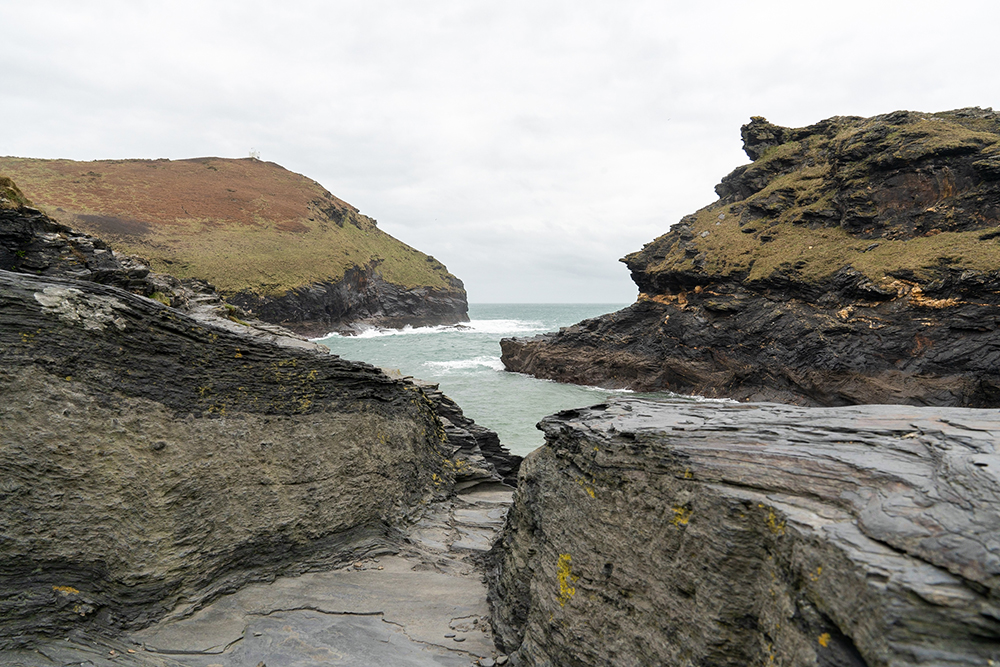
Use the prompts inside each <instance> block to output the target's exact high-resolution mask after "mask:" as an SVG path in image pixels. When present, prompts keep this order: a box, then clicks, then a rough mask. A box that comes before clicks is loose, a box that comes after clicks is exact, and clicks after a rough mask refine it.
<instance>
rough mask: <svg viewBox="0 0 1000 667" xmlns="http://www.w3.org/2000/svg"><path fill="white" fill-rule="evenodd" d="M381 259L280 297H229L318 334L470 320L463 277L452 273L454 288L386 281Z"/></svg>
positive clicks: (244, 294)
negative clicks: (380, 263)
mask: <svg viewBox="0 0 1000 667" xmlns="http://www.w3.org/2000/svg"><path fill="white" fill-rule="evenodd" d="M378 265H379V262H374V261H373V262H371V263H370V264H368V265H366V266H363V267H357V266H356V267H353V268H350V269H348V270H347V271H346V272H345V274H344V277H343V278H341V279H340V280H338V281H336V282H332V283H331V282H319V283H314V284H312V285H309V286H308V287H301V288H297V289H292V290H289V291H288V292H286V293H285V294H283V295H281V296H278V297H268V296H262V295H259V294H255V293H252V292H237V293H236V294H233V295H231V296H228V297H227V298H226V300H227V301H228V302H229V303H232V304H235V305H238V306H240V307H241V308H243V309H244V310H247V311H250V312H253V313H254V314H255V315H256V316H257V317H259V318H261V319H263V320H266V321H268V322H275V323H277V324H281V325H282V326H286V327H288V328H289V329H291V330H293V331H295V332H297V333H300V334H303V335H306V336H313V337H320V336H325V335H326V334H328V333H331V332H333V331H337V332H341V333H347V334H350V333H355V332H356V331H357V330H358V329H359V328H362V327H365V326H376V327H386V328H395V329H401V328H403V327H405V326H413V327H419V326H436V325H449V324H459V323H461V322H468V321H469V315H468V311H469V303H468V300H467V297H466V294H465V287H464V286H463V284H462V281H461V280H459V279H458V278H455V277H454V276H450V275H449V283H450V288H449V289H434V288H430V287H413V288H406V287H402V286H400V285H396V284H394V283H390V282H387V281H386V280H384V279H383V278H382V274H381V273H380V271H379V270H378Z"/></svg>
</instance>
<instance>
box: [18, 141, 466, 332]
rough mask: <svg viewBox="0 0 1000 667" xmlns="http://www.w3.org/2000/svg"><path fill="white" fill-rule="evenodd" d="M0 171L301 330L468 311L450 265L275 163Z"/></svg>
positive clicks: (443, 318) (116, 241) (56, 211)
mask: <svg viewBox="0 0 1000 667" xmlns="http://www.w3.org/2000/svg"><path fill="white" fill-rule="evenodd" d="M0 174H6V175H7V176H10V177H13V178H14V180H15V181H17V183H18V185H19V186H20V187H21V188H22V189H23V190H24V192H25V193H26V194H27V195H28V197H30V199H31V200H32V201H34V202H35V205H36V206H38V207H39V208H41V209H43V210H44V211H45V212H46V213H48V214H49V215H50V216H52V217H53V218H55V219H56V220H58V221H59V222H60V223H62V224H65V225H68V226H70V227H73V228H74V229H80V230H83V231H84V232H86V233H88V234H93V235H96V236H99V237H100V238H102V239H104V240H105V241H107V242H108V243H109V244H110V245H111V246H112V247H113V248H115V249H116V250H118V251H120V252H122V253H124V254H127V255H133V256H138V257H143V258H145V259H144V260H143V262H144V263H145V264H147V265H149V266H150V267H151V268H152V269H153V270H155V271H157V272H160V273H169V274H171V275H175V276H177V277H179V278H181V279H183V280H188V279H198V280H201V281H205V282H210V283H212V284H213V285H214V286H215V287H216V288H217V289H218V291H219V293H220V294H221V295H222V296H223V297H224V298H225V299H226V300H227V301H228V302H229V303H231V304H233V305H238V306H241V307H243V308H244V309H245V310H247V311H252V312H253V314H254V315H255V316H256V317H260V318H261V319H264V320H266V321H268V322H272V323H276V324H281V325H284V326H287V327H288V328H291V329H293V330H294V331H297V332H298V333H300V334H305V335H309V336H322V335H325V334H326V333H329V332H330V331H333V330H337V331H350V330H351V327H352V325H354V326H360V325H375V326H384V327H402V326H405V325H413V326H421V325H428V324H434V325H436V324H456V323H459V322H466V321H468V319H469V318H468V302H467V299H466V294H465V289H464V287H463V285H462V281H460V280H459V279H458V278H456V277H455V276H453V275H451V274H450V273H448V270H447V268H446V267H445V266H444V265H443V264H442V263H441V262H439V261H437V260H436V259H434V258H433V257H431V256H429V255H426V254H424V253H422V252H419V251H418V250H416V249H414V248H411V247H409V246H407V245H406V244H404V243H401V242H400V241H398V240H397V239H395V238H393V237H391V236H389V235H388V234H386V233H385V232H383V231H382V230H380V229H379V228H378V225H377V223H376V221H375V220H374V219H372V218H370V217H368V216H365V215H362V214H361V213H360V212H359V211H358V209H356V208H355V207H353V206H351V205H350V204H348V203H347V202H345V201H343V200H341V199H338V198H337V197H335V196H334V195H332V194H331V193H330V192H328V191H327V190H325V189H324V188H323V187H322V186H320V185H319V184H318V183H316V182H315V181H313V180H311V179H308V178H306V177H304V176H302V175H300V174H295V173H293V172H290V171H288V170H286V169H284V168H282V167H280V166H279V165H276V164H274V163H271V162H263V161H261V160H257V159H252V158H251V159H243V160H230V159H222V158H196V159H191V160H99V161H94V162H75V161H72V160H35V159H28V158H12V157H6V158H0ZM0 187H2V184H0Z"/></svg>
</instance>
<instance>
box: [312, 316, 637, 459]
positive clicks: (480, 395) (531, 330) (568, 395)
mask: <svg viewBox="0 0 1000 667" xmlns="http://www.w3.org/2000/svg"><path fill="white" fill-rule="evenodd" d="M626 305H627V304H616V303H594V304H575V303H574V304H536V303H532V304H496V303H490V304H470V305H469V319H470V320H471V321H470V322H467V323H465V324H462V325H460V326H457V327H453V326H436V327H418V328H411V327H407V328H405V329H377V328H371V329H367V330H364V331H363V332H362V333H360V334H359V335H356V336H342V335H339V334H331V335H329V336H327V337H325V338H322V339H319V340H318V342H319V343H322V344H323V345H326V346H327V347H329V348H330V350H331V351H332V352H333V353H334V354H337V355H340V356H341V357H343V358H345V359H351V360H354V361H365V362H367V363H370V364H373V365H375V366H379V367H381V368H385V369H388V370H390V371H399V372H400V373H401V374H402V375H404V376H406V375H409V376H413V377H415V378H419V379H421V380H424V381H426V382H431V383H434V384H437V385H439V387H440V389H441V391H443V392H444V393H445V394H447V395H448V396H450V397H451V398H452V400H454V401H455V402H456V403H458V404H459V406H461V408H462V410H463V412H465V415H466V416H467V417H470V418H471V419H474V420H475V421H476V423H477V424H481V425H483V426H486V427H487V428H490V429H493V430H494V431H496V432H497V434H498V435H499V436H500V441H501V442H502V443H503V444H504V445H505V446H506V447H507V448H508V449H510V451H512V452H513V453H515V454H521V455H522V456H523V455H525V454H528V453H529V452H531V451H532V450H534V449H536V448H538V447H540V446H541V445H542V444H543V442H544V438H543V436H542V433H541V431H539V430H537V429H536V428H535V424H537V423H538V421H539V420H540V419H541V418H542V417H544V416H546V415H550V414H552V413H555V412H558V411H560V410H565V409H569V408H576V407H584V406H589V405H594V404H596V403H601V402H602V401H604V400H605V399H606V398H607V397H608V396H610V395H614V394H622V393H627V391H625V390H608V389H600V388H597V387H584V386H578V385H570V384H561V383H558V382H553V381H551V380H539V379H536V378H533V377H531V376H528V375H523V374H521V373H510V372H507V371H505V370H504V367H503V364H502V363H501V362H500V339H501V338H506V337H510V336H519V337H520V336H529V337H530V336H534V335H536V334H540V333H545V332H548V331H555V330H557V329H559V327H565V326H569V325H571V324H575V323H577V322H579V321H581V320H584V319H587V318H589V317H595V316H597V315H603V314H605V313H610V312H613V311H616V310H620V309H621V308H624V307H625V306H626Z"/></svg>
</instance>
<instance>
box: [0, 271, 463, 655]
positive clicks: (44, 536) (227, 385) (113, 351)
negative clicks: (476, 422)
mask: <svg viewBox="0 0 1000 667" xmlns="http://www.w3.org/2000/svg"><path fill="white" fill-rule="evenodd" d="M0 395H2V396H3V397H4V400H3V401H2V403H0V423H2V424H3V428H2V436H0V469H2V470H4V471H5V472H4V476H3V480H2V488H0V521H2V534H3V540H2V542H0V571H2V576H0V609H2V610H3V611H2V614H0V619H2V620H0V647H9V646H12V645H20V644H23V643H25V642H28V641H30V640H31V639H32V637H33V636H37V635H52V634H58V635H59V636H63V634H64V633H67V632H70V631H72V630H73V629H77V628H85V629H87V630H88V631H91V632H117V631H120V630H122V629H126V628H135V627H140V626H142V625H145V624H148V623H149V622H151V621H153V620H155V619H157V618H159V617H161V616H162V615H163V614H165V613H166V612H167V611H168V610H171V609H173V608H174V607H175V606H176V605H177V604H178V603H179V602H180V601H182V600H183V601H185V603H186V604H188V605H189V606H190V607H191V608H197V607H198V606H200V605H202V604H204V603H205V602H207V601H209V600H211V599H213V598H214V597H216V596H218V595H220V594H221V593H224V592H227V591H231V590H234V589H235V588H238V587H239V586H241V585H243V584H245V583H246V582H249V581H254V580H262V579H263V580H266V579H270V578H273V577H274V576H276V575H277V574H294V573H296V572H303V571H306V570H309V569H312V568H316V567H332V566H335V565H337V564H346V563H352V562H354V561H355V560H356V559H357V557H358V556H364V555H368V554H378V553H385V552H388V551H393V550H395V549H396V548H398V547H397V546H396V544H397V542H398V538H397V537H396V534H397V526H398V525H399V524H400V523H401V522H403V521H405V520H406V518H407V517H408V516H410V515H411V514H413V512H414V511H415V510H416V509H418V508H420V507H421V506H422V504H423V503H425V502H427V501H428V500H429V499H431V498H433V497H435V496H440V495H442V494H446V493H447V492H448V491H449V489H450V488H451V484H452V483H453V482H452V480H453V477H452V474H451V472H450V467H449V466H448V465H445V463H444V462H445V461H446V460H447V457H448V455H449V454H450V451H449V449H448V448H447V447H446V446H445V445H444V441H443V432H442V431H441V425H440V422H439V421H438V420H437V419H436V417H435V415H434V412H433V407H432V405H431V403H430V402H429V401H428V400H427V399H426V398H425V397H424V396H423V393H422V392H421V390H420V389H419V388H418V387H416V386H415V385H413V384H412V383H410V382H407V381H404V380H395V379H392V378H389V377H387V376H386V375H385V374H384V373H382V372H381V371H380V370H378V369H376V368H374V367H372V366H368V365H366V364H361V363H355V362H348V361H345V360H343V359H340V358H338V357H335V356H333V355H329V354H320V353H316V352H313V351H310V350H302V349H296V348H282V347H278V346H275V345H272V344H270V343H266V342H260V341H257V340H254V339H253V338H250V337H247V336H241V335H238V334H235V333H232V332H229V331H226V330H224V329H221V328H216V327H212V326H209V325H206V324H202V323H199V322H198V321H196V320H193V319H191V318H189V317H187V316H185V315H184V314H182V313H180V312H178V311H177V310H174V309H171V308H168V307H166V306H164V305H162V304H160V303H158V302H156V301H154V300H151V299H146V298H143V297H140V296H137V295H134V294H132V293H130V292H126V291H124V290H122V289H119V288H117V287H113V286H109V285H102V284H97V283H93V282H88V281H82V280H67V279H61V278H50V277H45V276H29V275H26V274H19V273H11V272H8V271H0Z"/></svg>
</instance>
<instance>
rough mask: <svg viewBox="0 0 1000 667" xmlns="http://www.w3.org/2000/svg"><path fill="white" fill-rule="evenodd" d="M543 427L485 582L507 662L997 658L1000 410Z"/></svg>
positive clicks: (661, 406) (759, 413)
mask: <svg viewBox="0 0 1000 667" xmlns="http://www.w3.org/2000/svg"><path fill="white" fill-rule="evenodd" d="M540 427H541V428H543V430H544V431H545V434H546V441H547V442H546V445H545V446H544V447H542V448H541V449H539V450H537V451H535V452H534V453H532V454H531V455H529V456H528V457H527V458H526V459H525V462H524V465H523V466H522V472H521V478H520V485H519V487H518V490H517V492H516V494H515V500H514V503H515V504H514V508H513V510H512V513H511V515H510V519H509V522H508V525H507V527H506V528H505V532H504V534H503V537H502V540H501V541H500V542H499V543H498V544H497V546H496V547H495V548H494V552H493V562H494V569H493V571H492V573H491V576H490V590H491V601H492V604H493V608H494V614H495V615H494V624H495V630H496V633H497V635H498V639H499V642H500V644H501V648H503V649H506V650H509V651H513V652H514V655H513V658H514V660H512V664H513V663H516V664H521V665H598V664H614V665H653V664H661V665H713V666H715V665H719V666H721V665H733V666H737V665H739V666H741V667H742V666H744V665H796V666H800V665H824V666H825V665H831V666H832V665H837V666H855V665H856V666H859V667H860V666H862V665H868V666H869V667H874V666H876V665H878V666H884V665H990V664H994V662H998V661H1000V451H998V450H997V442H998V434H1000V412H997V411H994V410H989V411H973V410H967V409H961V408H918V407H900V406H862V407H852V408H801V407H794V406H780V405H773V404H771V405H769V404H761V405H751V406H744V405H735V404H729V405H724V404H711V403H700V404H699V403H690V402H687V403H684V402H671V401H648V400H640V399H634V398H620V399H616V400H614V401H612V402H610V403H609V404H607V405H599V406H594V407H591V408H589V409H581V410H576V411H567V412H563V413H560V414H558V415H555V416H552V417H549V418H546V419H545V420H543V421H542V422H541V424H540Z"/></svg>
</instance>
